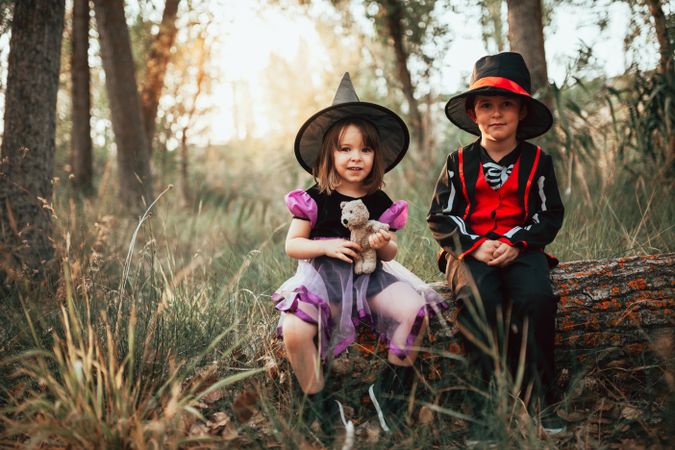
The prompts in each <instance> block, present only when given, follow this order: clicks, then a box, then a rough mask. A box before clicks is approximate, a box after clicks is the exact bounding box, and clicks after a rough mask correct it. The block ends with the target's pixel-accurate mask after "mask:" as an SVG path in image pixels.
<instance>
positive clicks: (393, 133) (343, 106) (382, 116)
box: [295, 72, 410, 174]
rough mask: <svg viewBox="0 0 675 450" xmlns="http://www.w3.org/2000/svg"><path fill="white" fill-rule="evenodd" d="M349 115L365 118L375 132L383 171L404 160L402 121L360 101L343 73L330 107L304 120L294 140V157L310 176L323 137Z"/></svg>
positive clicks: (405, 142) (405, 138) (406, 137)
mask: <svg viewBox="0 0 675 450" xmlns="http://www.w3.org/2000/svg"><path fill="white" fill-rule="evenodd" d="M351 116H356V117H360V118H362V119H365V120H367V121H369V122H371V123H372V124H373V125H374V126H375V128H376V129H377V131H378V133H379V135H380V149H379V150H380V152H382V156H383V160H384V167H385V169H384V170H385V172H388V171H390V170H391V169H393V168H394V166H396V164H398V163H399V162H400V161H401V159H403V156H404V155H405V152H406V151H407V150H408V144H409V143H410V134H409V133H408V127H407V126H406V125H405V123H404V122H403V119H401V118H400V117H399V116H398V115H397V114H396V113H395V112H393V111H391V110H390V109H387V108H385V107H384V106H380V105H376V104H375V103H368V102H362V101H360V100H359V97H358V96H357V95H356V91H355V90H354V86H353V85H352V80H351V78H350V77H349V73H347V72H345V74H344V76H343V77H342V81H341V82H340V86H338V89H337V92H336V93H335V98H333V104H332V105H331V106H329V107H328V108H325V109H322V110H321V111H319V112H317V113H316V114H314V115H313V116H312V117H310V118H309V119H307V121H306V122H305V123H304V124H303V125H302V127H300V131H298V134H297V136H296V137H295V157H296V158H297V159H298V162H299V163H300V165H301V166H302V168H303V169H305V170H306V171H307V172H309V173H311V174H313V168H314V165H315V163H316V161H317V159H318V158H319V153H320V152H321V146H322V144H323V138H324V135H325V134H326V132H327V131H328V129H329V128H330V127H331V126H332V125H333V124H334V123H335V122H337V121H338V120H341V119H344V118H347V117H351Z"/></svg>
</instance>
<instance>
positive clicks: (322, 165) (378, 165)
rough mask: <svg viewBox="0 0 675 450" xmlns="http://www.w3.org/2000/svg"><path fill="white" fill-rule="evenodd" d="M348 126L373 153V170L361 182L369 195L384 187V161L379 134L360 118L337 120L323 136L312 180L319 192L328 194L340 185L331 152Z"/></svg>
mask: <svg viewBox="0 0 675 450" xmlns="http://www.w3.org/2000/svg"><path fill="white" fill-rule="evenodd" d="M349 125H354V126H355V127H356V128H358V129H359V131H360V132H361V136H362V137H363V144H364V145H365V146H366V147H369V148H371V149H372V150H373V151H374V152H375V158H374V160H373V168H372V170H371V171H370V173H369V174H368V176H367V177H366V179H365V180H363V187H364V188H365V189H366V191H367V192H368V193H369V194H370V193H372V192H375V191H376V190H378V189H380V188H381V187H382V186H383V185H384V160H383V159H382V154H381V152H380V134H379V133H378V132H377V128H375V125H373V124H372V123H371V122H370V121H368V120H366V119H363V118H360V117H347V118H345V119H341V120H338V121H337V122H335V123H334V124H333V125H331V127H330V128H329V129H328V131H326V134H324V135H323V142H322V144H321V154H320V155H319V158H318V159H317V161H316V164H315V165H314V170H313V174H314V179H315V180H316V181H317V183H318V184H319V190H320V191H321V192H325V193H327V194H330V193H331V192H332V191H334V190H335V188H336V187H337V186H338V185H339V184H340V176H339V175H338V173H337V171H336V170H335V164H334V162H333V151H334V150H335V149H337V148H338V147H339V145H340V138H341V137H342V134H343V133H344V131H345V129H346V128H347V127H348V126H349Z"/></svg>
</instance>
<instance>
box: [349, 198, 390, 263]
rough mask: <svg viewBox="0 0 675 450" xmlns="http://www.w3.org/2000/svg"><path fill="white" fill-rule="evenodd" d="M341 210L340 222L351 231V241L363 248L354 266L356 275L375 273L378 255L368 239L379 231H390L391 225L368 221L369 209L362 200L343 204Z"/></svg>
mask: <svg viewBox="0 0 675 450" xmlns="http://www.w3.org/2000/svg"><path fill="white" fill-rule="evenodd" d="M340 209H341V210H342V216H341V217H340V221H341V222H342V225H344V226H345V227H347V228H349V231H351V236H350V238H349V239H350V240H351V241H353V242H356V243H357V244H359V245H360V246H361V248H362V249H363V251H362V252H361V258H360V259H358V260H357V261H356V263H355V264H354V273H355V274H357V275H359V274H362V273H373V272H374V271H375V266H376V264H377V254H376V253H375V250H374V249H372V248H370V245H369V244H368V237H369V236H370V235H371V234H373V233H376V232H377V231H379V230H387V231H388V230H389V225H387V224H386V223H382V222H378V221H377V220H368V216H369V213H368V208H366V205H365V204H364V203H363V202H362V201H361V200H352V201H350V202H341V203H340Z"/></svg>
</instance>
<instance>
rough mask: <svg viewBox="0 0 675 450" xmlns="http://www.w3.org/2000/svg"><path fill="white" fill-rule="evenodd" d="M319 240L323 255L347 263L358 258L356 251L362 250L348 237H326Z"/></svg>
mask: <svg viewBox="0 0 675 450" xmlns="http://www.w3.org/2000/svg"><path fill="white" fill-rule="evenodd" d="M319 242H321V245H322V248H323V254H324V255H326V256H330V257H331V258H337V259H341V260H342V261H345V262H348V263H351V262H354V260H356V259H359V254H358V252H360V251H362V250H363V249H362V248H361V246H360V245H359V244H357V243H356V242H352V241H350V240H348V239H327V240H324V241H319Z"/></svg>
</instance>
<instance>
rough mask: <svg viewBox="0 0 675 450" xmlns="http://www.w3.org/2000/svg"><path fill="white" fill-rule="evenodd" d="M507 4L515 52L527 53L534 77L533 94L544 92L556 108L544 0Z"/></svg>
mask: <svg viewBox="0 0 675 450" xmlns="http://www.w3.org/2000/svg"><path fill="white" fill-rule="evenodd" d="M506 3H507V6H508V22H509V34H508V36H509V44H510V47H511V51H514V52H518V53H520V54H521V55H523V58H524V59H525V63H526V64H527V67H528V68H529V69H530V75H531V77H532V93H535V92H540V98H541V100H542V101H543V102H544V103H546V105H547V106H548V107H549V108H550V109H551V110H553V101H552V100H553V99H552V97H551V93H550V89H549V88H548V70H547V68H546V52H545V50H544V23H543V21H542V5H541V0H507V1H506Z"/></svg>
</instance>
